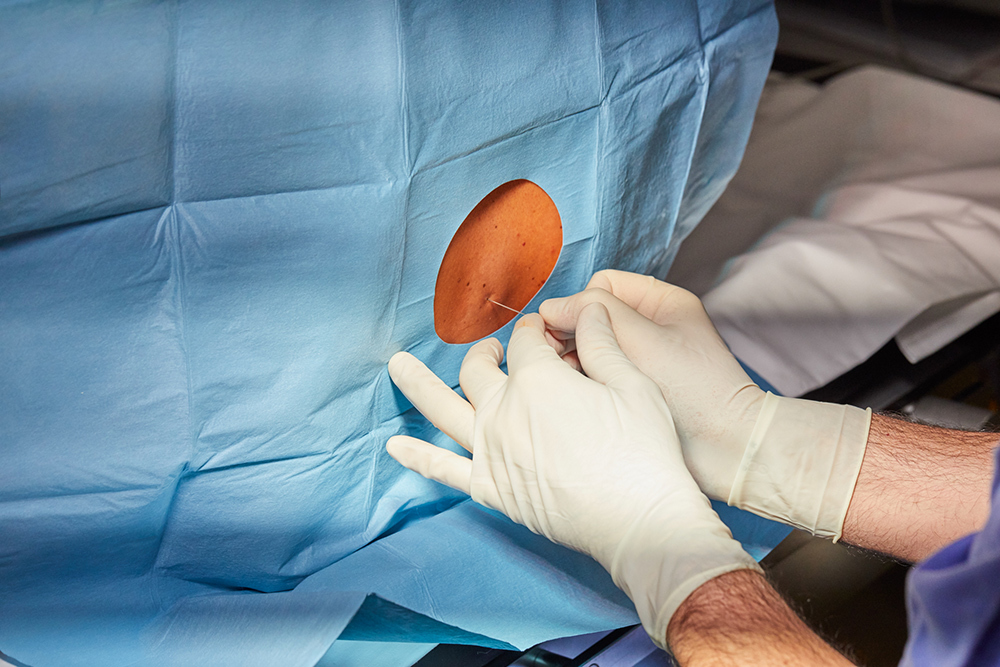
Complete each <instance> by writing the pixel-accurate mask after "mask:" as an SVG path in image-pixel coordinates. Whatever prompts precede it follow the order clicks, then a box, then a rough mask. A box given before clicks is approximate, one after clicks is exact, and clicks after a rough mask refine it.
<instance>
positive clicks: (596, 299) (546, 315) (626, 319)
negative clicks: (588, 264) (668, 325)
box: [538, 287, 650, 335]
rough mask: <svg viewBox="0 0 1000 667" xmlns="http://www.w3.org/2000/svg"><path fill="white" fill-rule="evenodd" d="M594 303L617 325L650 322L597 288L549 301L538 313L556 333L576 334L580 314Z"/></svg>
mask: <svg viewBox="0 0 1000 667" xmlns="http://www.w3.org/2000/svg"><path fill="white" fill-rule="evenodd" d="M592 303H600V304H602V305H603V306H604V307H605V308H607V310H608V313H609V315H610V316H611V321H612V322H614V323H615V325H629V324H636V325H646V326H648V325H649V324H650V322H649V320H648V319H647V318H646V317H645V316H643V315H642V314H641V313H639V312H637V311H636V310H635V309H633V308H632V307H631V306H629V305H628V304H627V303H625V302H624V301H622V300H621V299H619V298H618V297H616V296H615V295H614V294H612V293H611V292H609V291H607V290H605V289H602V288H599V287H596V288H588V289H587V290H585V291H583V292H578V293H577V294H574V295H573V296H568V297H563V298H560V299H549V300H547V301H545V302H543V303H542V305H541V306H539V308H538V313H539V314H540V315H541V316H542V318H543V319H544V320H545V324H546V326H548V328H549V329H550V330H551V332H552V333H553V335H556V333H555V332H559V331H563V332H575V331H576V328H577V322H578V320H579V319H580V313H581V312H583V309H584V308H586V307H587V306H589V305H590V304H592Z"/></svg>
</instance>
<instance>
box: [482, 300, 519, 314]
mask: <svg viewBox="0 0 1000 667" xmlns="http://www.w3.org/2000/svg"><path fill="white" fill-rule="evenodd" d="M486 300H487V301H489V302H490V303H492V304H494V305H497V306H500V307H501V308H506V309H507V310H510V311H513V312H515V313H517V314H518V315H524V313H522V312H521V311H520V310H517V309H516V308H511V307H510V306H505V305H503V304H502V303H500V302H499V301H494V300H493V299H490V298H489V297H487V298H486Z"/></svg>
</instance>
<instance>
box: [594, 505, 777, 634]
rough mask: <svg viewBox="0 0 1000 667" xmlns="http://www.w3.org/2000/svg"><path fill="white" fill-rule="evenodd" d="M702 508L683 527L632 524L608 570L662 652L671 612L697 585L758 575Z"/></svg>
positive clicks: (751, 561) (718, 522)
mask: <svg viewBox="0 0 1000 667" xmlns="http://www.w3.org/2000/svg"><path fill="white" fill-rule="evenodd" d="M701 499H702V500H703V501H704V504H703V505H701V504H699V506H697V507H693V508H692V511H691V512H687V513H684V514H685V517H686V518H685V524H684V526H683V527H680V526H675V525H670V524H669V522H668V523H665V524H663V525H660V524H659V522H657V521H656V520H655V517H651V516H650V517H648V518H650V519H653V520H652V521H650V520H645V521H636V522H634V523H633V524H632V525H631V526H630V527H629V529H628V531H627V532H626V533H625V535H624V536H623V538H622V540H621V543H620V544H619V547H618V549H617V552H616V554H615V556H614V559H613V561H612V563H611V567H610V568H609V571H610V573H611V578H612V579H613V580H614V582H615V585H617V586H618V587H619V588H621V589H622V590H623V591H624V592H625V594H626V595H628V597H629V599H631V600H632V602H633V604H635V609H636V612H637V613H638V615H639V620H640V621H642V627H643V629H644V630H645V631H646V632H647V634H649V636H650V638H651V639H652V640H653V643H655V644H656V645H657V646H659V647H660V648H662V649H666V648H667V646H666V636H667V626H668V625H669V624H670V619H671V618H672V617H673V615H674V612H676V611H677V609H678V607H680V606H681V603H683V602H684V600H686V599H687V598H688V596H689V595H691V593H693V592H694V591H695V590H696V589H697V588H698V587H699V586H701V585H702V584H704V583H705V582H707V581H709V580H711V579H714V578H715V577H718V576H720V575H723V574H725V573H727V572H733V571H734V570H741V569H749V570H755V571H758V572H759V571H761V569H760V566H759V565H758V564H757V562H756V561H755V560H754V559H753V557H752V556H751V555H750V554H748V553H747V552H746V551H744V550H743V547H742V546H741V545H740V543H739V542H737V541H736V540H734V539H733V537H732V533H731V532H730V531H729V528H727V527H726V525H725V524H724V523H722V521H721V520H720V519H719V517H718V515H717V514H716V513H715V511H714V510H712V508H711V505H710V504H709V502H708V499H707V498H704V496H702V497H701Z"/></svg>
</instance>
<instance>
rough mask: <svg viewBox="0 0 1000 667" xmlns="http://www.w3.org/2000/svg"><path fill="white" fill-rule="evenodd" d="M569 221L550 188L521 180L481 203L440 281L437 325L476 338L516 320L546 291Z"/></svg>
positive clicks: (452, 334) (450, 334)
mask: <svg viewBox="0 0 1000 667" xmlns="http://www.w3.org/2000/svg"><path fill="white" fill-rule="evenodd" d="M561 249H562V221H561V220H560V219H559V211H558V210H557V209H556V205H555V204H554V203H553V202H552V199H550V198H549V196H548V195H547V194H545V191H544V190H542V189H541V188H540V187H538V186H537V185H535V184H534V183H532V182H531V181H526V180H523V179H519V180H516V181H510V182H508V183H504V184H503V185H501V186H500V187H498V188H497V189H495V190H493V192H491V193H489V194H488V195H486V197H484V198H483V200H482V201H481V202H479V204H477V205H476V207H475V208H474V209H472V212H471V213H469V215H468V217H466V218H465V222H463V223H462V226H461V227H459V228H458V231H457V232H455V236H454V237H453V238H452V239H451V244H450V245H449V246H448V250H447V251H446V252H445V254H444V259H443V260H441V268H440V269H439V270H438V277H437V285H436V286H435V288H434V329H435V330H436V331H437V334H438V336H440V337H441V340H443V341H444V342H446V343H471V342H472V341H474V340H478V339H480V338H483V337H484V336H488V335H489V334H491V333H493V332H494V331H496V330H497V329H499V328H500V327H502V326H503V325H505V324H507V323H508V322H510V321H511V320H512V319H513V318H514V317H515V316H516V313H513V312H511V311H510V310H507V309H506V308H502V307H500V306H498V305H496V304H493V303H490V301H489V300H490V299H492V300H494V301H498V302H500V303H502V304H504V305H506V306H509V307H511V308H514V309H516V310H522V309H523V308H524V307H525V306H526V305H528V302H529V301H531V299H532V297H534V296H535V295H536V294H538V290H540V289H541V288H542V285H544V284H545V281H546V280H547V279H548V277H549V274H551V273H552V269H554V268H555V266H556V260H558V259H559V251H560V250H561Z"/></svg>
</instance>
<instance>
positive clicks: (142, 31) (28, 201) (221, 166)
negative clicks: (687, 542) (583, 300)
mask: <svg viewBox="0 0 1000 667" xmlns="http://www.w3.org/2000/svg"><path fill="white" fill-rule="evenodd" d="M775 39H776V22H775V18H774V15H773V10H772V8H771V7H770V5H769V3H767V2H765V1H763V0H744V1H736V0H706V1H703V2H696V1H695V0H688V1H679V2H620V1H618V0H607V1H599V2H597V3H596V4H595V3H594V2H592V1H590V0H588V1H586V2H584V1H583V0H580V1H576V0H568V1H567V0H550V1H540V2H531V3H525V2H507V1H501V2H459V1H458V0H453V1H450V2H448V1H444V0H426V1H423V2H407V1H404V0H395V1H392V0H357V1H356V2H305V1H288V2H285V1H283V2H277V1H274V2H262V1H252V2H239V3H235V2H228V1H223V0H217V1H211V0H204V1H199V2H183V1H174V2H139V1H129V0H120V1H114V2H112V1H103V2H97V1H94V2H44V1H37V2H35V1H10V0H8V1H6V2H4V1H0V651H2V652H3V653H4V654H6V655H9V656H11V657H12V658H14V659H16V660H18V661H21V662H23V663H25V664H28V665H32V666H33V667H43V666H46V665H59V666H67V665H92V664H102V665H129V664H136V665H174V664H177V665H180V664H185V665H187V664H213V665H224V664H240V665H253V664H283V665H304V666H311V665H315V664H316V663H317V662H319V661H320V660H322V659H324V658H323V656H324V655H327V654H328V651H329V650H330V646H331V644H333V642H334V641H335V640H336V639H337V638H338V637H343V638H344V639H345V640H352V641H358V642H371V641H408V642H436V641H459V642H462V641H464V642H470V643H485V644H490V645H494V646H516V647H527V646H529V645H531V644H533V643H535V642H538V641H541V640H544V639H549V638H552V637H555V636H558V635H568V634H579V633H584V632H593V631H597V630H602V629H608V628H611V627H615V626H621V625H626V624H630V623H634V622H636V618H635V612H634V610H633V609H632V607H631V605H630V603H629V602H628V600H627V599H626V598H625V597H624V595H622V594H621V592H620V591H618V590H617V589H616V588H614V586H613V585H612V583H611V581H610V579H609V577H608V576H607V574H606V573H605V572H604V571H603V570H601V569H600V567H598V566H597V565H596V564H595V563H594V562H593V561H591V560H589V559H588V558H586V557H584V556H581V555H580V554H576V553H573V552H570V551H568V550H565V549H562V548H560V547H557V546H555V545H552V544H550V543H548V542H547V541H545V540H544V539H542V538H539V537H537V536H535V535H533V534H531V533H530V532H529V531H527V530H525V529H523V528H521V527H519V526H516V525H514V524H512V523H511V522H510V521H508V520H507V519H506V518H504V517H502V516H499V515H497V514H495V513H492V512H489V511H487V510H485V509H483V508H481V507H478V506H476V505H475V504H473V503H471V502H470V501H468V500H467V499H466V498H464V497H463V496H462V495H461V494H458V493H456V492H453V491H451V490H449V489H447V488H444V487H443V486H440V485H438V484H436V483H433V482H429V481H427V480H424V479H423V478H421V477H419V476H418V475H415V474H412V473H410V472H408V471H406V470H404V469H403V468H401V467H400V466H399V465H397V464H396V463H395V462H394V461H393V460H392V459H391V458H390V457H388V456H387V454H386V453H385V450H384V444H385V441H386V440H387V439H388V437H389V436H391V435H393V434H396V433H410V434H412V435H417V436H424V437H428V438H430V439H432V440H434V441H435V442H438V443H441V444H446V443H445V439H444V438H443V437H442V436H440V435H438V434H436V433H435V432H434V431H433V429H431V428H430V426H429V425H428V424H427V423H426V421H425V420H424V419H423V418H422V417H420V415H419V414H417V413H416V412H415V411H414V410H413V409H412V407H411V406H410V405H409V404H408V403H406V401H405V400H404V399H403V398H402V396H401V395H400V394H399V393H398V392H397V391H396V390H395V389H394V388H393V387H392V384H391V382H390V381H389V378H388V375H387V373H386V370H385V365H386V362H387V361H388V359H389V357H390V356H391V355H392V354H393V353H394V352H396V351H398V350H410V351H411V352H413V353H414V354H416V355H417V356H418V357H420V358H421V359H423V360H424V361H425V362H427V363H428V365H429V366H430V367H431V368H432V369H434V370H435V371H436V372H438V373H439V374H440V375H441V376H442V377H443V378H444V379H445V380H446V381H447V382H449V383H451V384H453V385H455V384H457V370H458V366H459V363H460V361H461V359H462V357H463V356H464V354H465V352H466V350H467V348H468V346H464V345H463V346H456V345H447V344H445V343H443V342H442V341H441V340H439V339H438V338H437V336H436V335H435V333H434V327H433V313H432V302H433V289H434V282H435V278H436V274H437V269H438V266H439V264H440V261H441V258H442V256H443V254H444V251H445V249H446V248H447V245H448V243H449V241H450V240H451V237H452V235H453V234H454V232H455V230H456V229H457V228H458V226H459V225H460V224H461V222H462V221H463V220H464V218H465V216H466V215H467V214H468V213H469V212H470V211H471V210H472V208H473V207H474V206H475V205H476V204H477V203H478V202H479V201H480V199H482V198H483V197H484V196H485V195H486V194H487V193H489V192H490V191H491V190H493V189H494V188H495V187H497V186H498V185H500V184H502V183H504V182H506V181H510V180H514V179H519V178H526V179H529V180H531V181H533V182H535V183H537V184H538V185H539V186H541V187H542V188H543V189H544V190H545V191H546V192H547V193H548V194H549V196H550V197H551V198H552V199H553V201H554V202H555V204H556V206H557V207H558V209H559V212H560V215H561V217H562V222H563V226H564V244H563V249H562V254H561V256H560V259H559V262H558V265H557V267H556V269H555V271H554V273H553V275H552V276H551V277H550V279H549V280H548V282H547V283H546V285H545V287H544V288H543V289H542V292H541V293H540V294H539V295H538V296H537V297H536V298H535V300H534V301H533V302H532V303H531V304H530V305H529V306H528V309H529V310H531V309H534V308H536V307H537V305H538V303H539V302H540V301H541V300H542V299H544V298H547V297H551V296H561V295H566V294H569V293H572V292H575V291H578V290H579V289H581V288H582V287H583V286H584V285H585V284H586V281H587V280H588V278H589V277H590V275H591V274H592V273H593V272H594V271H595V270H598V269H601V268H608V267H612V268H619V269H624V270H632V271H643V272H650V273H654V274H658V275H663V274H664V273H665V271H666V268H667V266H669V264H670V261H671V259H672V257H673V254H674V252H675V251H676V248H677V246H678V244H679V242H680V240H681V239H682V238H683V237H684V236H685V235H686V233H687V232H689V231H690V230H691V228H693V226H694V225H695V224H696V223H697V222H698V220H700V218H701V216H702V215H703V214H704V212H705V211H706V210H707V208H708V207H709V206H710V205H711V203H712V202H713V201H714V200H715V198H716V197H717V196H718V194H719V193H720V192H721V190H722V189H723V187H724V186H725V184H726V183H727V182H728V180H729V178H730V177H731V176H732V174H733V172H734V171H735V169H736V166H737V164H738V162H739V160H740V157H741V155H742V151H743V147H744V144H745V142H746V138H747V135H748V133H749V129H750V123H751V120H752V118H753V112H754V108H755V106H756V102H757V98H758V95H759V93H760V89H761V87H762V85H763V81H764V77H765V75H766V72H767V70H768V67H769V64H770V58H771V53H772V50H773V47H774V43H775ZM509 333H510V326H509V325H508V327H505V328H504V329H503V330H501V331H500V332H498V336H499V337H500V338H501V340H503V341H504V342H505V341H506V339H507V337H508V336H509ZM451 446H453V447H454V446H455V445H454V444H453V443H452V444H451ZM720 513H722V514H723V518H724V519H725V520H726V521H727V522H728V523H729V525H730V526H731V527H732V528H733V531H734V534H735V535H736V536H737V537H738V539H740V540H741V541H742V542H744V544H746V545H747V546H748V548H750V549H751V550H752V551H753V552H754V553H755V554H757V555H758V556H759V555H762V554H763V553H766V551H767V549H769V548H770V547H772V546H773V545H774V544H776V543H777V542H778V541H779V540H780V539H781V538H782V537H783V536H784V533H785V532H787V529H784V528H782V527H776V526H775V525H774V524H771V523H769V522H766V521H764V520H761V519H757V518H756V517H751V516H750V515H747V514H744V513H742V512H738V511H735V510H731V509H728V508H727V509H724V510H721V511H720ZM352 619H354V622H353V623H352V622H351V621H352ZM366 646H367V644H366ZM334 653H336V651H334V652H333V653H330V654H329V655H333V654H334ZM331 659H332V658H331Z"/></svg>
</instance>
